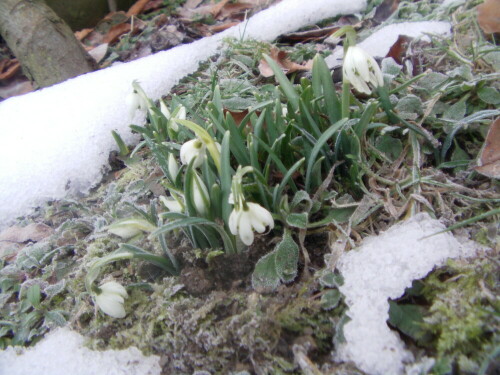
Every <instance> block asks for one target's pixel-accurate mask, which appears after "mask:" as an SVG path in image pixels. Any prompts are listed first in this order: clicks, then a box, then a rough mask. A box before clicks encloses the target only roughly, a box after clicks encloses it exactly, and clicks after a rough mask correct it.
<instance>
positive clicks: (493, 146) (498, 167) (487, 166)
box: [474, 117, 500, 178]
mask: <svg viewBox="0 0 500 375" xmlns="http://www.w3.org/2000/svg"><path fill="white" fill-rule="evenodd" d="M479 164H480V165H479V166H478V167H476V168H474V169H475V170H476V171H478V172H479V173H481V174H483V175H485V176H488V177H492V178H500V117H499V118H497V119H496V120H495V121H494V122H493V123H492V124H491V125H490V129H489V130H488V134H487V135H486V139H485V140H484V147H483V150H482V152H481V156H480V157H479Z"/></svg>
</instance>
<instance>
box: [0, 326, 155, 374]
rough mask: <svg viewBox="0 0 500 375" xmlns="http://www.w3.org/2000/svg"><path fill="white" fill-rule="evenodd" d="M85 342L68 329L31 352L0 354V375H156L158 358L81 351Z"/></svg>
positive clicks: (131, 352)
mask: <svg viewBox="0 0 500 375" xmlns="http://www.w3.org/2000/svg"><path fill="white" fill-rule="evenodd" d="M84 342H85V338H84V337H83V336H81V335H80V334H78V333H76V332H73V331H71V330H70V329H68V328H60V329H57V330H55V331H54V332H51V333H50V334H48V335H47V336H46V337H45V338H44V339H43V340H42V341H40V342H39V343H38V344H36V345H35V346H34V347H32V348H28V349H19V348H13V347H9V348H7V349H6V350H5V351H0V374H9V375H67V374H72V375H88V374H106V375H160V373H161V367H160V365H159V360H160V358H159V357H158V356H150V357H146V356H144V355H143V354H142V353H141V352H140V351H139V349H137V348H135V347H131V348H128V349H125V350H106V351H102V352H100V351H96V350H90V349H88V348H85V347H84V346H83V345H84Z"/></svg>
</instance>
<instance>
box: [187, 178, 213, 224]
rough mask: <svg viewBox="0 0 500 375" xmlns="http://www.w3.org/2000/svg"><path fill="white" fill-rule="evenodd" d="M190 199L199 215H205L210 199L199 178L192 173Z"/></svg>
mask: <svg viewBox="0 0 500 375" xmlns="http://www.w3.org/2000/svg"><path fill="white" fill-rule="evenodd" d="M191 199H192V202H193V204H194V207H195V208H196V211H197V212H198V213H199V214H200V215H205V214H206V213H207V211H208V208H209V207H210V197H209V195H208V189H207V187H206V186H205V183H204V182H203V181H202V179H201V178H200V176H198V174H197V173H196V172H194V171H193V183H192V189H191Z"/></svg>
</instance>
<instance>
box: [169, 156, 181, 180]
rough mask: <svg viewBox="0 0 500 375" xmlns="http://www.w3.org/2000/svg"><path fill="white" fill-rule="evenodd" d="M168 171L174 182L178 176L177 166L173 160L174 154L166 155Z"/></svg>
mask: <svg viewBox="0 0 500 375" xmlns="http://www.w3.org/2000/svg"><path fill="white" fill-rule="evenodd" d="M168 171H169V172H170V175H171V176H172V179H173V180H174V181H175V179H176V178H177V175H178V174H179V166H178V165H177V160H175V156H174V154H168Z"/></svg>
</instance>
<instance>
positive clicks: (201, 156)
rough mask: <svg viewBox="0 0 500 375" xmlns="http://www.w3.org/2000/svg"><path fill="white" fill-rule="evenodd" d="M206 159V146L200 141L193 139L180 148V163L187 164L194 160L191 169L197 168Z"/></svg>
mask: <svg viewBox="0 0 500 375" xmlns="http://www.w3.org/2000/svg"><path fill="white" fill-rule="evenodd" d="M206 158H207V146H206V145H205V143H203V142H202V141H201V140H200V139H198V138H195V139H192V140H190V141H187V142H186V143H184V144H183V145H182V146H181V162H182V164H189V163H190V162H191V160H193V159H195V161H194V164H193V167H194V168H199V167H201V165H202V164H203V162H204V161H205V159H206Z"/></svg>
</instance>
